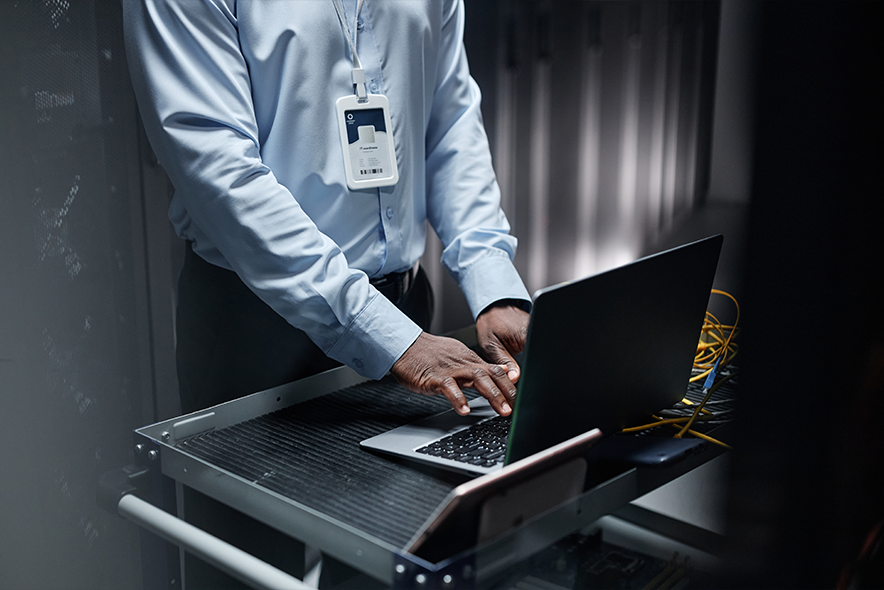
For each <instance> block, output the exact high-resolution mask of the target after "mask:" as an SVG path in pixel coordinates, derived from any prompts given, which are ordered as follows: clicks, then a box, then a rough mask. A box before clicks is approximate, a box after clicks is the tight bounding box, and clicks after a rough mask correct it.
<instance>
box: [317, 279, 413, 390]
mask: <svg viewBox="0 0 884 590" xmlns="http://www.w3.org/2000/svg"><path fill="white" fill-rule="evenodd" d="M421 332H422V330H421V328H420V326H418V325H417V324H415V323H414V322H413V321H411V319H409V318H408V316H406V315H405V314H404V313H402V312H401V311H400V310H399V309H398V308H397V307H396V306H395V305H393V303H392V302H391V301H390V300H389V299H387V298H386V297H384V296H383V295H381V294H380V293H377V294H376V295H375V296H374V298H372V299H371V301H369V302H368V305H366V306H365V308H364V309H363V310H362V312H361V313H360V314H359V315H358V316H356V319H354V320H353V321H352V322H351V323H350V325H349V326H347V328H346V330H344V333H343V334H342V335H341V337H340V338H339V339H338V341H337V342H335V344H334V346H332V347H331V349H330V350H329V351H328V353H327V354H328V356H330V357H332V358H333V359H335V360H337V361H340V362H342V363H344V364H345V365H347V366H348V367H350V368H351V369H353V370H354V371H356V372H357V373H359V374H360V375H362V376H363V377H368V378H369V379H380V378H382V377H383V376H384V375H386V374H387V372H388V371H389V370H390V368H391V367H392V366H393V363H395V362H396V361H397V360H399V357H401V356H402V355H403V354H405V351H406V350H408V347H410V346H411V345H412V344H414V341H415V340H417V338H418V336H420V335H421Z"/></svg>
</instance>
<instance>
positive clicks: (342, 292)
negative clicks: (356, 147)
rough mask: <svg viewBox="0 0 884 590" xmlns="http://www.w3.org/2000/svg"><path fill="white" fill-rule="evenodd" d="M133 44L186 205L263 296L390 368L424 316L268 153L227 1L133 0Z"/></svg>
mask: <svg viewBox="0 0 884 590" xmlns="http://www.w3.org/2000/svg"><path fill="white" fill-rule="evenodd" d="M124 25H125V37H126V48H127V56H128V60H129V65H130V71H131V76H132V81H133V85H134V88H135V92H136V97H137V99H138V106H139V109H140V111H141V114H142V118H143V120H144V123H145V128H146V131H147V134H148V137H149V139H150V141H151V144H152V146H153V147H154V150H155V151H156V153H157V156H158V158H159V160H160V163H161V164H162V165H163V167H164V168H165V170H166V171H167V173H168V174H169V176H170V178H171V180H172V182H173V184H174V186H175V189H176V198H177V197H179V196H180V197H181V200H182V203H183V204H184V207H185V208H186V211H187V214H188V218H189V222H188V223H189V227H184V228H180V227H179V228H178V230H179V233H181V232H182V231H183V232H184V233H185V234H186V236H187V237H188V238H189V239H194V240H196V242H197V244H196V246H197V248H196V249H197V251H198V245H199V240H200V239H201V238H205V239H207V240H209V241H210V242H211V243H212V244H213V245H214V246H215V247H216V248H217V249H218V251H220V252H221V254H222V255H223V257H224V260H225V261H226V262H227V264H228V265H229V266H230V268H231V269H232V270H234V271H235V272H236V273H237V274H238V275H239V276H240V278H242V280H243V281H244V282H245V283H246V285H248V286H249V288H250V289H252V290H253V291H254V292H255V293H256V294H257V295H258V296H259V297H260V298H261V299H262V300H263V301H265V302H266V303H267V304H268V305H270V306H271V307H272V308H273V309H274V310H275V311H276V312H277V313H279V314H280V315H282V316H283V317H284V318H286V320H287V321H289V323H291V324H292V325H294V326H295V327H297V328H300V329H302V330H304V331H305V332H306V333H307V334H308V335H309V336H310V338H311V339H312V340H313V341H314V342H315V343H316V344H317V345H318V346H319V347H320V348H321V349H322V350H323V352H325V353H326V354H328V355H329V356H331V357H332V358H335V359H336V360H339V361H341V362H343V363H345V364H347V365H349V366H351V367H352V368H354V369H356V370H357V371H358V372H359V373H360V374H362V375H364V376H367V377H372V378H380V377H382V376H383V375H384V374H385V373H386V372H387V371H388V370H389V369H390V367H391V366H392V365H393V363H394V362H395V361H396V360H397V359H398V358H399V357H400V356H401V355H402V354H403V353H404V352H405V350H406V349H407V348H408V347H409V346H410V345H411V344H412V343H413V342H414V340H415V339H416V338H417V337H418V335H419V334H420V328H419V327H418V326H417V325H415V324H414V323H413V322H412V321H411V320H409V319H408V318H407V317H406V316H405V315H404V314H402V313H401V312H400V311H399V310H398V309H396V307H395V306H394V305H393V304H392V303H391V302H389V301H388V300H387V299H386V298H385V297H383V296H382V295H380V294H379V293H378V292H377V290H376V289H374V287H372V286H371V285H370V284H369V282H368V278H367V276H366V275H365V273H363V272H362V271H359V270H355V269H351V268H349V266H348V264H347V260H346V259H345V256H344V255H343V253H342V252H341V250H340V248H338V246H337V245H336V244H335V243H334V242H333V241H332V240H331V239H329V238H328V237H327V236H326V235H324V234H323V233H322V232H320V231H319V230H318V229H317V227H316V225H315V224H314V223H313V222H312V221H311V219H310V218H309V217H308V216H307V215H306V214H305V212H304V211H303V210H302V209H301V207H300V206H299V204H298V202H297V200H296V199H295V198H294V197H293V195H292V194H291V193H290V192H289V190H288V189H286V187H284V186H283V185H282V184H280V182H278V181H277V179H276V177H275V176H274V172H273V170H271V169H270V168H269V167H268V166H267V165H265V164H264V162H262V158H261V153H260V145H259V141H258V138H259V133H258V125H257V123H256V118H255V114H254V106H253V104H252V94H251V92H252V88H251V84H250V79H249V70H248V67H247V64H246V63H245V59H244V57H243V55H242V53H241V51H240V49H239V44H238V36H237V22H236V16H235V11H234V7H233V6H232V5H228V4H227V3H225V2H224V1H221V0H217V1H210V0H193V1H187V2H168V1H164V0H125V2H124Z"/></svg>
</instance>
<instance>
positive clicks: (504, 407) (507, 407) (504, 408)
mask: <svg viewBox="0 0 884 590" xmlns="http://www.w3.org/2000/svg"><path fill="white" fill-rule="evenodd" d="M500 409H501V410H502V411H503V413H504V414H509V413H510V412H512V411H513V409H512V408H511V407H510V405H509V404H508V403H506V402H503V403H502V404H500Z"/></svg>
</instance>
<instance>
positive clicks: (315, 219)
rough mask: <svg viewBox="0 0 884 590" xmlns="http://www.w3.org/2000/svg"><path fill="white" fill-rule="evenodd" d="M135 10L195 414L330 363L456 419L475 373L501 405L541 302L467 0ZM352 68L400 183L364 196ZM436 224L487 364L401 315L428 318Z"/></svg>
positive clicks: (132, 32) (210, 2) (502, 408)
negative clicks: (491, 125)
mask: <svg viewBox="0 0 884 590" xmlns="http://www.w3.org/2000/svg"><path fill="white" fill-rule="evenodd" d="M357 13H358V14H357ZM124 17H125V27H126V41H127V53H128V57H129V63H130V68H131V73H132V79H133V83H134V87H135V91H136V95H137V98H138V104H139V108H140V110H141V113H142V117H143V119H144V123H145V128H146V130H147V133H148V137H149V138H150V141H151V144H152V145H153V147H154V149H155V151H156V153H157V155H158V157H159V160H160V162H161V164H162V165H163V166H164V168H165V169H166V171H167V172H168V174H169V176H170V178H171V180H172V182H173V184H174V186H175V196H174V198H173V201H172V204H171V207H170V218H171V220H172V222H173V225H174V226H175V229H176V231H177V233H178V235H179V236H180V237H182V238H184V239H185V240H187V241H188V242H189V244H190V249H189V252H188V256H187V261H186V262H185V270H184V273H183V274H182V277H181V283H180V287H179V288H180V293H179V297H180V301H179V325H178V333H179V342H178V350H179V352H178V356H179V373H180V376H181V379H180V381H181V385H182V392H181V393H182V403H183V405H184V410H185V411H192V410H195V409H199V408H201V407H205V406H207V405H211V404H214V403H220V402H222V401H226V400H227V399H232V398H234V397H237V396H240V395H245V394H248V393H251V392H252V391H257V390H260V389H264V388H266V387H270V386H273V385H278V384H280V383H283V382H286V381H291V380H292V379H293V378H297V377H299V376H303V375H305V374H309V373H310V372H314V371H316V370H317V369H322V368H325V367H326V366H327V363H328V362H329V361H327V360H325V357H329V358H331V359H334V360H335V361H338V362H341V363H344V364H347V365H349V366H350V367H352V368H353V369H355V370H356V371H358V372H359V373H360V374H362V375H364V376H367V377H372V378H376V379H377V378H380V377H382V376H383V375H384V374H386V373H387V372H388V371H389V372H392V374H393V375H395V377H396V378H397V379H398V380H399V381H400V382H401V383H402V384H404V385H405V386H407V387H408V388H409V389H411V390H413V391H415V392H418V393H422V394H428V395H435V394H442V395H445V397H446V398H448V399H449V401H450V402H451V404H452V406H454V408H455V409H456V410H457V411H458V412H460V413H467V412H468V411H469V407H468V406H467V404H466V401H465V399H464V396H463V394H462V392H461V388H463V387H466V386H475V387H476V389H477V390H478V391H479V392H480V393H481V394H482V395H483V396H485V397H486V398H488V399H489V400H490V401H491V404H492V405H493V406H494V408H495V409H496V410H497V411H498V412H499V413H501V414H509V413H510V411H511V405H510V404H511V402H512V400H513V396H514V394H515V386H514V383H515V381H516V380H517V379H518V375H519V368H518V365H517V364H516V362H515V361H514V360H513V355H514V354H516V353H517V352H519V351H520V350H521V348H522V346H523V344H524V338H525V332H526V328H527V318H528V314H527V312H526V309H527V308H528V306H529V305H530V303H529V302H530V298H529V296H528V294H527V291H526V290H525V287H524V285H523V284H522V282H521V280H520V279H519V277H518V274H517V272H516V271H515V268H514V267H513V265H512V257H513V255H514V251H515V245H516V241H515V239H514V238H513V237H512V236H510V235H509V234H508V232H509V226H508V224H507V222H506V219H505V217H504V215H503V213H502V211H501V210H500V205H499V189H498V187H497V184H496V181H495V179H494V174H493V170H492V167H491V160H490V155H489V151H488V143H487V138H486V136H485V134H484V130H483V128H482V121H481V114H480V110H479V102H480V95H479V91H478V88H477V87H476V85H475V82H474V81H473V80H472V78H470V76H469V71H468V66H467V61H466V56H465V54H464V51H463V44H462V34H463V6H462V3H461V2H460V1H459V0H446V1H444V2H442V1H439V0H427V1H425V2H388V1H384V2H380V1H372V0H369V2H367V3H365V4H364V5H363V2H362V1H361V0H359V2H357V1H356V0H352V1H351V0H348V1H347V2H346V3H342V2H341V1H340V0H316V1H277V2H258V1H246V2H243V1H239V2H237V1H236V0H187V1H180V2H172V1H168V2H167V1H163V0H130V1H127V2H126V3H125V12H124ZM357 52H358V58H357V57H356V53H357ZM357 65H358V66H360V67H359V68H357V67H356V66H357ZM359 69H361V70H362V72H364V74H359V72H357V70H359ZM357 74H359V75H357ZM354 76H355V77H354ZM359 76H364V79H365V89H364V91H363V92H362V95H361V96H360V98H362V97H364V96H365V95H366V94H368V95H383V96H385V97H386V98H387V100H388V102H389V120H390V121H391V124H392V140H393V142H394V144H395V160H396V162H395V163H396V164H397V165H398V170H399V179H398V182H396V183H395V184H393V185H388V186H380V187H376V188H369V189H360V190H352V189H350V188H349V187H348V182H349V179H348V177H347V172H346V170H345V165H344V159H345V152H344V149H343V147H342V145H341V143H342V140H341V139H340V134H339V129H340V127H339V125H340V121H338V119H339V117H338V113H336V110H335V103H336V101H337V99H339V98H341V97H343V96H349V95H353V94H354V92H356V93H357V94H359V92H360V91H362V88H361V85H360V84H356V85H354V80H355V81H357V82H358V81H359V80H358V78H359ZM426 220H429V222H430V224H431V225H432V227H433V228H434V230H435V231H436V233H437V234H438V235H439V237H440V238H441V240H442V243H443V245H444V251H443V256H442V261H443V264H444V265H445V266H446V267H447V268H448V270H449V271H450V272H451V273H452V275H453V276H454V278H455V279H456V280H457V281H458V283H459V284H460V286H461V288H462V290H463V291H464V294H465V296H466V298H467V301H468V303H469V305H470V308H471V310H472V311H473V314H474V316H475V317H476V322H477V330H478V336H479V342H480V347H481V349H482V351H483V354H484V355H485V356H486V359H487V361H488V362H486V361H484V360H482V359H481V358H479V357H478V356H477V355H475V354H474V353H473V352H472V351H470V350H469V349H467V348H466V347H465V346H463V345H462V344H461V343H459V342H457V341H455V340H452V339H448V338H441V337H437V336H433V335H430V334H428V333H427V332H426V331H424V330H422V329H421V326H419V325H418V324H417V323H416V322H415V321H413V320H412V319H410V318H409V316H408V315H406V313H410V314H411V316H412V317H415V318H417V319H418V321H420V322H421V323H423V324H424V325H423V328H424V329H426V328H427V327H428V323H429V316H428V307H429V305H431V295H430V294H428V292H427V291H422V292H421V294H419V295H417V296H415V295H414V294H413V290H414V289H415V288H420V289H421V290H423V289H426V288H428V285H426V284H425V283H426V279H425V277H423V275H422V272H421V271H419V270H418V271H416V270H415V268H414V267H415V264H416V262H417V261H418V259H419V258H420V256H421V255H422V253H423V247H424V243H425V232H426V229H425V228H426V223H425V221H426ZM375 285H377V286H375ZM415 285H416V287H415ZM379 288H380V289H381V290H384V289H386V290H387V291H390V290H392V291H393V293H392V295H391V299H392V301H391V300H390V299H388V298H387V297H384V296H382V295H381V294H380V293H379ZM388 295H389V293H388ZM415 298H417V299H420V300H421V301H418V302H415V301H414V299H415ZM397 305H399V307H401V308H402V309H399V308H397ZM249 310H250V311H249ZM270 310H272V311H270ZM403 310H404V311H403ZM265 312H266V313H265ZM420 316H423V317H420ZM256 318H257V319H256ZM292 327H293V328H294V329H293V328H292ZM301 331H303V333H305V334H306V335H307V337H309V340H308V339H307V338H304V337H303V335H302V334H301ZM299 339H300V340H299ZM290 342H296V344H295V345H291V346H290V345H289V343H290ZM314 345H315V346H314ZM250 359H251V361H253V362H251V361H250ZM317 359H318V360H317Z"/></svg>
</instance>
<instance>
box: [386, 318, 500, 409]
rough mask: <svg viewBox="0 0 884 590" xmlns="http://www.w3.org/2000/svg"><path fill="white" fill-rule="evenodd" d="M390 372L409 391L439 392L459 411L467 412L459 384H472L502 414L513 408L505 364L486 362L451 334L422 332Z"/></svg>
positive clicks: (464, 398)
mask: <svg viewBox="0 0 884 590" xmlns="http://www.w3.org/2000/svg"><path fill="white" fill-rule="evenodd" d="M390 372H391V373H393V375H394V376H395V377H396V379H398V380H399V383H401V384H402V385H404V386H405V387H407V388H408V389H410V390H411V391H414V392H416V393H422V394H424V395H438V394H440V393H441V394H442V395H444V396H445V397H446V398H448V401H449V402H451V405H452V406H453V407H454V409H455V410H456V411H457V413H458V414H461V415H464V414H468V413H469V412H470V406H469V404H467V400H466V397H464V394H463V392H462V391H461V388H462V387H475V388H476V389H477V390H478V391H479V393H481V394H482V396H483V397H485V398H486V399H488V401H489V402H490V403H491V407H493V408H494V410H495V411H496V412H497V413H498V414H500V415H502V416H507V415H509V414H510V413H512V411H513V410H512V402H513V399H514V398H515V395H516V387H515V386H514V385H513V383H512V381H511V380H510V379H509V378H508V377H507V371H506V368H505V367H502V366H498V365H492V364H488V363H486V362H485V361H483V360H482V359H481V358H479V355H477V354H476V353H475V352H473V351H472V350H470V349H469V348H467V346H466V345H464V344H463V343H462V342H460V341H459V340H455V339H453V338H444V337H441V336H433V335H431V334H427V333H426V332H423V333H421V335H420V336H418V339H417V340H415V342H414V344H412V345H411V347H410V348H409V349H408V350H406V351H405V354H403V355H402V356H401V357H400V358H399V360H398V361H396V362H395V363H394V364H393V368H392V369H390Z"/></svg>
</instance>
